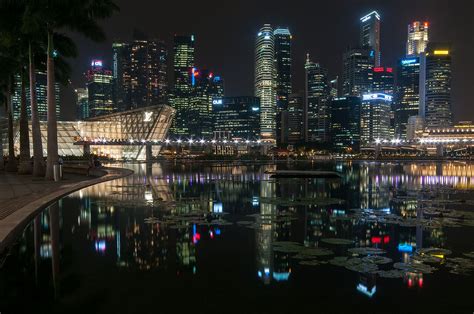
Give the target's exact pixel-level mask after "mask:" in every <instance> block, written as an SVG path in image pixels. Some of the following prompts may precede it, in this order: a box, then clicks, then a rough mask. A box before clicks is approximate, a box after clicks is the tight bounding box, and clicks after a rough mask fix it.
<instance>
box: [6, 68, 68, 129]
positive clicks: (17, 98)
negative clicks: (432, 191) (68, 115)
mask: <svg viewBox="0 0 474 314" xmlns="http://www.w3.org/2000/svg"><path fill="white" fill-rule="evenodd" d="M25 87H26V89H25V93H26V105H27V106H26V110H27V114H28V119H31V105H30V103H31V98H30V85H29V83H28V82H27V83H26V86H25ZM47 91H48V84H47V75H46V72H42V71H37V72H36V101H37V103H38V116H39V119H40V120H41V121H46V120H47V119H48V101H47ZM54 96H55V99H56V118H58V119H59V116H60V111H61V107H60V105H59V83H55V84H54ZM12 107H13V117H14V119H18V118H20V108H21V84H20V76H19V75H17V76H15V85H14V93H13V95H12Z"/></svg>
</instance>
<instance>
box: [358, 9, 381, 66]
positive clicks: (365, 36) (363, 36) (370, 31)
mask: <svg viewBox="0 0 474 314" xmlns="http://www.w3.org/2000/svg"><path fill="white" fill-rule="evenodd" d="M360 46H361V47H363V48H368V49H369V50H370V51H371V53H370V55H371V57H372V61H373V63H372V64H373V65H375V66H376V67H378V66H380V59H381V50H380V15H379V14H378V13H377V11H372V12H370V13H369V14H367V15H365V16H363V17H361V19H360Z"/></svg>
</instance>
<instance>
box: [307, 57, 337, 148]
mask: <svg viewBox="0 0 474 314" xmlns="http://www.w3.org/2000/svg"><path fill="white" fill-rule="evenodd" d="M304 68H305V91H306V93H305V96H306V102H305V125H306V127H305V129H306V136H305V140H306V142H323V143H326V142H329V140H330V133H329V131H330V130H329V127H330V98H331V95H330V92H331V89H330V86H329V80H328V71H327V69H325V68H323V67H321V66H320V65H319V63H315V62H312V61H311V60H310V59H309V54H308V55H307V57H306V63H305V66H304Z"/></svg>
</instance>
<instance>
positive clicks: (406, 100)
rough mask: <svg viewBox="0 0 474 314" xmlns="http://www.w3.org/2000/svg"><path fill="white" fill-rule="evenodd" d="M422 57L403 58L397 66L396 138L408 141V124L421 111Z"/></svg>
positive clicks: (395, 100)
mask: <svg viewBox="0 0 474 314" xmlns="http://www.w3.org/2000/svg"><path fill="white" fill-rule="evenodd" d="M420 91H421V90H420V57H416V56H414V57H409V58H403V59H400V60H399V61H398V65H397V90H396V93H395V99H394V102H395V136H396V137H398V138H402V139H406V137H407V124H408V120H409V118H410V117H412V116H417V115H418V114H419V110H420Z"/></svg>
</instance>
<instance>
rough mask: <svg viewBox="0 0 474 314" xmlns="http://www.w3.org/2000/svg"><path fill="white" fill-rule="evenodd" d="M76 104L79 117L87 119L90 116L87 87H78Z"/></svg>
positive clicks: (79, 118)
mask: <svg viewBox="0 0 474 314" xmlns="http://www.w3.org/2000/svg"><path fill="white" fill-rule="evenodd" d="M74 91H75V92H76V105H77V119H78V120H85V119H87V118H89V92H88V91H87V88H77V89H75V90H74Z"/></svg>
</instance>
